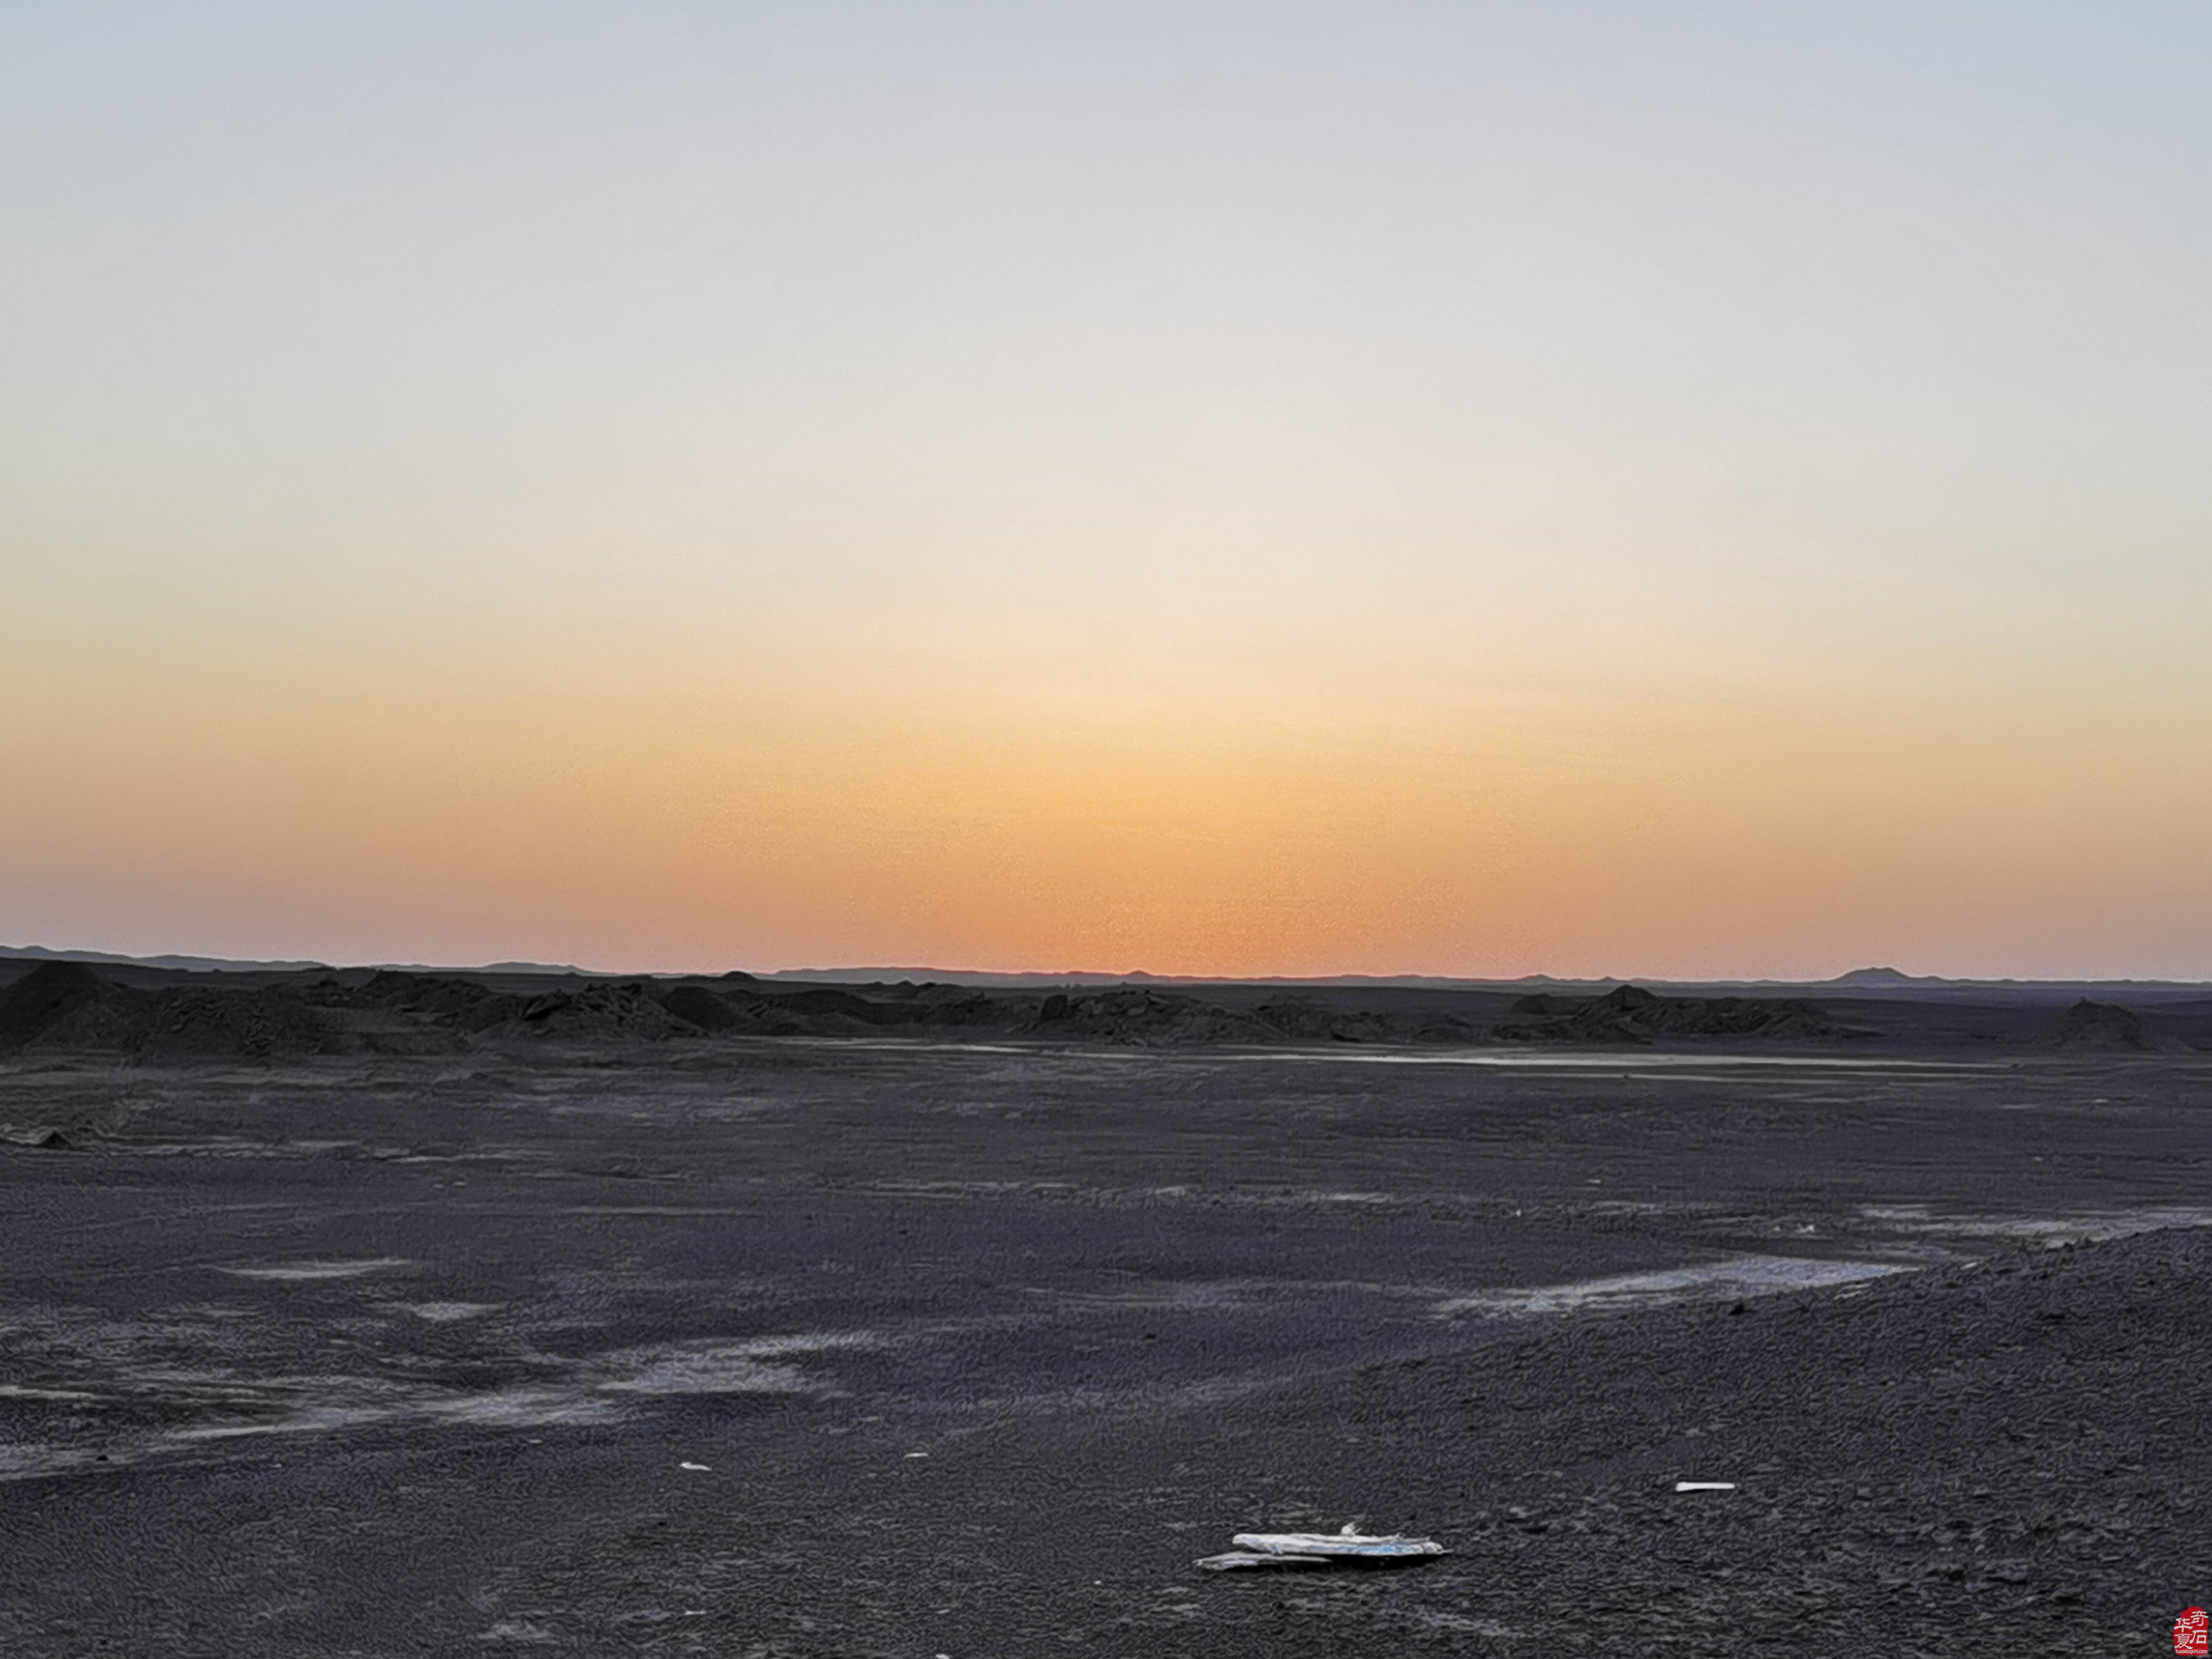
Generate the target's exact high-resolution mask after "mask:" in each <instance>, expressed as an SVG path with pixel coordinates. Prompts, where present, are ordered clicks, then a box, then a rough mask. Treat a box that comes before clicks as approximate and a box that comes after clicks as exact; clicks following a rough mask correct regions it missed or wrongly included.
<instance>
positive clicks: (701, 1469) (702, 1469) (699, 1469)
mask: <svg viewBox="0 0 2212 1659" xmlns="http://www.w3.org/2000/svg"><path fill="white" fill-rule="evenodd" d="M676 1467H677V1468H679V1469H690V1470H692V1471H694V1472H695V1473H696V1474H713V1473H714V1471H713V1470H712V1469H710V1468H708V1467H707V1466H706V1465H705V1464H704V1463H678V1465H677V1466H676Z"/></svg>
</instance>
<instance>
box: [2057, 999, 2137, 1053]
mask: <svg viewBox="0 0 2212 1659" xmlns="http://www.w3.org/2000/svg"><path fill="white" fill-rule="evenodd" d="M2052 1042H2054V1043H2055V1044H2056V1045H2057V1047H2059V1048H2150V1047H2152V1046H2153V1044H2152V1042H2151V1040H2150V1036H2149V1034H2148V1032H2146V1031H2145V1030H2143V1023H2142V1017H2141V1016H2140V1015H2138V1014H2137V1013H2136V1012H2135V1010H2133V1009H2132V1008H2123V1007H2121V1006H2119V1004H2118V1003H2116V1002H2094V1001H2092V1000H2090V999H2089V998H2087V997H2083V998H2082V999H2081V1000H2080V1001H2078V1002H2076V1003H2075V1004H2074V1005H2073V1006H2071V1007H2069V1008H2068V1009H2067V1011H2066V1012H2064V1013H2063V1014H2062V1015H2060V1016H2059V1019H2058V1032H2057V1036H2055V1037H2054V1038H2053V1039H2052Z"/></svg>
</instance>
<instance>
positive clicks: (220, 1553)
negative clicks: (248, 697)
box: [0, 964, 2212, 1659]
mask: <svg viewBox="0 0 2212 1659" xmlns="http://www.w3.org/2000/svg"><path fill="white" fill-rule="evenodd" d="M1055 998H1059V999H1060V1002H1058V1003H1057V1004H1055V1003H1054V999H1055ZM702 999H711V1000H702ZM2082 1006H2083V1000H2082V999H2081V998H2079V997H2077V996H2057V995H2027V994H2023V995H2020V996H2015V997H2012V998H2009V999H2008V998H2005V997H2003V996H2002V995H1999V994H1986V995H1983V996H1981V997H1980V999H1979V1000H1976V999H1973V998H1963V997H1951V998H1947V999H1927V998H1923V999H1917V1000H1916V999H1914V998H1912V997H1911V996H1909V995H1905V994H1899V993H1897V992H1895V991H1894V990H1893V989H1889V988H1883V987H1875V988H1873V989H1870V990H1869V991H1868V992H1866V993H1864V994H1837V995H1832V996H1817V995H1810V994H1808V995H1799V994H1796V993H1794V992H1793V993H1791V994H1787V995H1775V996H1771V997H1770V996H1764V995H1761V996H1743V995H1732V996H1695V995H1686V994H1685V995H1675V994H1663V995H1662V994H1655V993H1648V992H1643V991H1639V990H1638V989H1636V988H1635V987H1618V988H1616V989H1615V990H1613V991H1609V992H1592V993H1589V994H1558V993H1545V994H1541V995H1540V996H1536V997H1525V996H1522V995H1520V994H1512V993H1504V992H1453V991H1432V990H1421V989H1416V990H1389V989H1379V988H1355V989H1346V990H1338V989H1328V988H1323V989H1313V988H1302V989H1297V990H1295V991H1291V990H1286V989H1285V987H1203V988H1202V990H1192V991H1184V990H1174V991H1169V990H1163V989H1160V988H1158V987H1066V988H1063V989H1060V990H1053V989H1049V988H1042V987H1040V988H1036V989H1034V990H1021V991H1018V992H1011V991H998V990H993V991H982V992H979V991H976V990H974V989H972V988H969V987H949V986H946V987H932V986H921V985H908V986H903V987H902V986H899V985H896V984H891V985H886V986H860V987H831V986H811V987H793V986H791V985H789V984H787V983H777V984H771V983H769V982H766V981H744V980H728V981H720V980H718V981H705V980H683V981H677V980H671V981H586V980H583V979H580V978H577V979H573V980H570V979H555V978H551V977H549V976H538V977H536V978H532V977H531V976H526V975H397V974H380V975H369V974H367V973H362V972H353V973H347V974H334V975H326V974H323V973H321V972H320V971H319V970H318V971H315V972H310V973H301V974H285V975H222V976H220V977H218V976H214V975H182V974H162V973H159V972H155V971H153V970H148V969H109V968H106V967H102V968H100V969H96V970H95V969H82V968H81V967H80V966H79V965H76V964H45V965H41V966H40V967H37V968H34V969H27V970H26V971H24V972H23V973H21V974H20V975H18V976H17V977H16V978H15V980H14V981H13V982H12V983H10V984H9V985H7V986H5V987H0V1042H4V1043H5V1045H6V1048H5V1055H4V1058H0V1141H4V1144H0V1194H3V1195H4V1196H0V1243H4V1246H5V1249H4V1251H0V1537H4V1539H5V1540H6V1542H7V1548H6V1551H5V1553H4V1556H0V1574H4V1576H5V1581H6V1586H7V1589H8V1592H9V1593H8V1595H6V1596H5V1597H4V1598H0V1651H5V1652H7V1653H9V1654H10V1655H13V1654H17V1653H21V1654H28V1655H40V1656H43V1655H50V1654H51V1655H70V1656H73V1655H78V1654H84V1655H91V1654H99V1653H138V1652H164V1653H179V1654H201V1653H205V1654H223V1655H262V1654H265V1655H270V1656H277V1655H286V1656H291V1655H302V1654H322V1655H332V1656H336V1655H377V1656H382V1655H402V1654H405V1655H416V1654H420V1655H431V1654H450V1653H453V1652H473V1651H484V1652H492V1653H496V1652H501V1651H506V1650H515V1651H551V1652H562V1651H572V1652H580V1653H592V1654H605V1653H639V1654H656V1653H670V1654H675V1653H702V1654H716V1655H729V1654H738V1655H752V1656H757V1659H765V1656H812V1655H823V1656H829V1655H885V1656H921V1659H927V1656H931V1655H935V1654H948V1655H953V1656H967V1655H984V1654H993V1655H1003V1654H1013V1653H1036V1652H1048V1651H1060V1650H1074V1651H1085V1652H1094V1653H1099V1654H1104V1655H1131V1656H1135V1655H1154V1654H1159V1653H1164V1652H1174V1653H1188V1654H1194V1655H1238V1656H1246V1655H1249V1656H1270V1655H1297V1654H1309V1653H1310V1654H1314V1655H1322V1654H1335V1653H1342V1652H1346V1651H1355V1652H1356V1651H1394V1652H1395V1651H1403V1650H1434V1651H1438V1652H1452V1653H1500V1654H1525V1655H1550V1654H1558V1653H1585V1652H1586V1653H1593V1654H1595V1653H1609V1652H1618V1651H1622V1650H1637V1651H1646V1650H1649V1651H1658V1652H1681V1653H1685V1654H1691V1653H1695V1654H1714V1653H1738V1652H1741V1653H1752V1652H1771V1651H1881V1652H1891V1653H1899V1654H1909V1653H1914V1652H1923V1653H1928V1654H1938V1653H1940V1654H1945V1655H1955V1654H1961V1653H1964V1654H1980V1653H1987V1654H1997V1653H2005V1654H2016V1653H2021V1652H2035V1653H2039V1654H2040V1653H2049V1654H2070V1653H2081V1654H2085V1655H2086V1654H2092V1653H2099V1654H2101V1653H2109V1652H2113V1651H2130V1650H2141V1651H2155V1650H2158V1646H2159V1644H2160V1641H2161V1640H2162V1636H2161V1632H2163V1631H2164V1630H2165V1629H2166V1626H2167V1625H2169V1624H2170V1622H2171V1620H2172V1616H2173V1615H2174V1614H2175V1613H2178V1612H2179V1610H2180V1609H2181V1608H2182V1607H2186V1606H2188V1605H2190V1604H2191V1603H2192V1602H2201V1601H2203V1600H2204V1599H2205V1595H2204V1592H2205V1590H2206V1589H2207V1588H2212V1580H2208V1573H2209V1572H2212V1563H2208V1562H2207V1560H2206V1559H2205V1556H2204V1552H2203V1546H2202V1543H2201V1534H2202V1529H2201V1528H2197V1526H2195V1525H2194V1524H2193V1522H2192V1519H2191V1517H2192V1516H2194V1515H2195V1514H2196V1513H2197V1512H2198V1511H2200V1510H2201V1509H2202V1506H2203V1502H2204V1500H2205V1498H2206V1496H2207V1493H2208V1486H2212V1468H2208V1464H2207V1455H2208V1454H2207V1451H2206V1449H2205V1442H2204V1438H2203V1435H2202V1432H2201V1430H2202V1425H2203V1423H2204V1422H2206V1421H2208V1420H2212V1381H2208V1378H2212V1367H2208V1365H2207V1363H2206V1362H2207V1360H2208V1358H2212V1338H2208V1335H2207V1330H2206V1325H2205V1322H2204V1320H2203V1309H2204V1308H2205V1307H2206V1305H2207V1302H2208V1297H2207V1291H2208V1289H2212V1249H2208V1245H2212V1232H2208V1231H2205V1230H2204V1226H2203V1224H2204V1223H2205V1222H2206V1221H2207V1220H2208V1219H2212V1208H2208V1207H2207V1206H2212V1200H2208V1198H2207V1196H2206V1194H2207V1193H2208V1192H2212V1115H2209V1114H2212V1091H2208V1088H2207V1085H2208V1082H2212V1056H2202V1055H2200V1054H2198V1052H2197V1049H2196V1048H2195V1046H2194V1044H2195V1042H2196V1039H2197V1036H2199V1035H2200V1028H2199V1024H2198V1022H2200V1021H2201V1020H2202V1019H2203V1015H2204V1010H2203V1007H2202V1006H2197V1005H2196V1004H2194V1003H2192V1002H2191V1000H2190V999H2188V998H2185V997H2179V996H2177V997H2169V998H2167V999H2166V1000H2160V1001H2146V1002H2145V1003H2144V1005H2143V1006H2130V1007H2121V1006H2119V1005H2118V1004H2117V1003H2102V1004H2100V1002H2099V1001H2096V1000H2091V1001H2089V1002H2088V1003H2087V1005H2086V1006H2087V1009H2088V1012H2082V1011H2081V1008H2082ZM2105 1010H2112V1011H2115V1012H2105ZM721 1011H727V1013H728V1016H729V1018H728V1019H727V1021H726V1023H725V1022H724V1020H723V1013H722V1012H721ZM963 1011H964V1012H963ZM2122 1016H2124V1018H2122ZM770 1023H774V1024H775V1029H776V1030H781V1032H782V1034H781V1035H769V1034H763V1028H764V1027H765V1026H766V1025H768V1024H770ZM1677 1480H1729V1481H1734V1482H1735V1483H1736V1490H1735V1491H1734V1492H1711V1493H1689V1494H1677V1493H1675V1492H1674V1482H1675V1481H1677ZM1355 1519H1357V1520H1358V1521H1360V1522H1363V1523H1364V1524H1365V1525H1366V1526H1367V1527H1368V1528H1370V1529H1375V1530H1388V1529H1393V1528H1406V1529H1409V1530H1414V1531H1419V1532H1422V1533H1426V1534H1433V1535H1434V1536H1436V1537H1437V1538H1438V1539H1440V1540H1441V1541H1443V1543H1444V1544H1445V1545H1446V1546H1447V1547H1449V1549H1450V1550H1451V1551H1452V1552H1453V1553H1451V1554H1449V1555H1448V1556H1446V1557H1444V1558H1443V1559H1441V1560H1439V1561H1437V1562H1435V1563H1434V1564H1432V1565H1424V1566H1420V1567H1417V1568H1413V1569H1409V1570H1406V1571H1397V1572H1392V1573H1387V1574H1351V1575H1335V1574H1323V1575H1309V1574H1299V1575H1287V1576H1273V1575H1252V1576H1239V1575H1231V1576H1216V1575H1210V1574H1205V1573H1201V1572H1199V1571H1195V1570H1194V1568H1193V1567H1192V1566H1191V1562H1192V1561H1193V1560H1194V1558H1196V1557H1198V1556H1200V1555H1203V1554H1207V1553H1212V1552H1213V1551H1216V1550H1218V1549H1221V1548H1224V1547H1226V1545H1227V1542H1228V1540H1229V1537H1230V1534H1231V1533H1234V1532H1237V1531H1243V1530H1252V1529H1311V1528H1319V1527H1325V1528H1329V1529H1332V1530H1333V1529H1334V1528H1336V1527H1337V1526H1339V1525H1341V1524H1343V1523H1344V1522H1349V1521H1352V1520H1355Z"/></svg>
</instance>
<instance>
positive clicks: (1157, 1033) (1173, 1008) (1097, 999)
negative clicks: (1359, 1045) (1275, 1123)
mask: <svg viewBox="0 0 2212 1659" xmlns="http://www.w3.org/2000/svg"><path fill="white" fill-rule="evenodd" d="M1048 1011H1049V1012H1048ZM1036 1029H1037V1030H1040V1031H1041V1032H1043V1033H1046V1034H1048V1035H1051V1036H1068V1037H1086V1038H1090V1039H1092V1040H1094V1041H1103V1042H1127V1043H1133V1044H1136V1045H1139V1046H1140V1047H1147V1048H1149V1047H1156V1046H1161V1045H1165V1044H1169V1043H1185V1042H1279V1041H1280V1040H1281V1037H1282V1033H1281V1032H1280V1031H1279V1030H1276V1029H1275V1028H1274V1027H1273V1026H1271V1025H1269V1024H1267V1022H1265V1021H1264V1020H1261V1019H1258V1018H1254V1017H1253V1016H1252V1015H1250V1014H1243V1013H1239V1012H1236V1011H1235V1010H1233V1009H1229V1008H1221V1007H1217V1006H1215V1005H1213V1004H1212V1003H1210V1002H1202V1001H1200V1000H1199V999H1198V998H1196V997H1188V996H1178V995H1176V994H1173V993H1171V992H1165V991H1155V990H1152V989H1150V988H1147V987H1129V988H1116V989H1113V990H1108V991H1099V992H1096V993H1092V994H1087V995H1066V994H1058V993H1056V994H1054V995H1053V996H1050V997H1048V998H1046V999H1045V1000H1044V1002H1043V1003H1042V1004H1041V1005H1040V1006H1039V1008H1038V1011H1037V1024H1036Z"/></svg>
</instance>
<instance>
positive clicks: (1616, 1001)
mask: <svg viewBox="0 0 2212 1659" xmlns="http://www.w3.org/2000/svg"><path fill="white" fill-rule="evenodd" d="M1512 1012H1513V1015H1514V1016H1515V1017H1514V1018H1510V1019H1509V1020H1507V1021H1506V1022H1504V1024H1500V1025H1499V1026H1498V1029H1497V1033H1496V1034H1497V1036H1499V1037H1500V1038H1502V1039H1504V1041H1506V1042H1576V1043H1583V1042H1587V1043H1623V1042H1628V1043H1648V1042H1658V1041H1660V1040H1662V1039H1668V1038H1707V1039H1711V1038H1736V1039H1745V1038H1755V1039H1759V1040H1761V1041H1774V1040H1777V1039H1783V1040H1799V1041H1802V1040H1808V1039H1813V1038H1823V1037H1841V1036H1850V1035H1851V1031H1850V1028H1849V1027H1848V1026H1844V1025H1839V1024H1837V1023H1836V1022H1835V1021H1833V1020H1832V1019H1830V1018H1828V1016H1827V1015H1826V1012H1823V1011H1822V1010H1821V1008H1820V1006H1819V1005H1818V1004H1816V1003H1811V1002H1804V1001H1800V1000H1796V999H1781V998H1769V997H1662V996H1660V995H1657V994H1655V993H1653V992H1650V991H1647V990H1644V988H1643V987H1640V986H1635V985H1624V986H1622V987H1620V988H1619V989H1618V990H1615V991H1611V992H1608V993H1607V994H1605V995H1604V996H1601V997H1565V996H1559V995H1553V994H1546V995H1540V996H1527V997H1522V999H1521V1000H1519V1001H1518V1002H1516V1003H1515V1004H1514V1005H1513V1010H1512Z"/></svg>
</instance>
